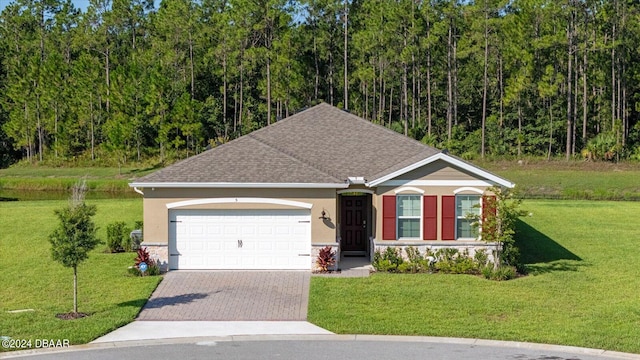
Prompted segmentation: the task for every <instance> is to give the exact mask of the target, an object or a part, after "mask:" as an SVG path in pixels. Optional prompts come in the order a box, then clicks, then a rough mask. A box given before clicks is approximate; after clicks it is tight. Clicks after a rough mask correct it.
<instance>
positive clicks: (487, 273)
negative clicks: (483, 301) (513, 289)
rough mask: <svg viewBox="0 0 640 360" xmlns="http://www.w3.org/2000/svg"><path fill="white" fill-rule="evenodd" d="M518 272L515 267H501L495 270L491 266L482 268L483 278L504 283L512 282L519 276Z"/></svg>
mask: <svg viewBox="0 0 640 360" xmlns="http://www.w3.org/2000/svg"><path fill="white" fill-rule="evenodd" d="M517 274H518V272H517V270H516V268H515V266H499V267H497V268H494V267H493V266H491V265H487V266H485V267H484V268H482V276H484V277H485V279H489V280H496V281H504V280H511V279H514V278H515V277H516V276H517Z"/></svg>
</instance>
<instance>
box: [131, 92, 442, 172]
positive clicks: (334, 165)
mask: <svg viewBox="0 0 640 360" xmlns="http://www.w3.org/2000/svg"><path fill="white" fill-rule="evenodd" d="M438 152H439V151H438V150H437V149H435V148H432V147H430V146H426V145H424V144H421V143H420V142H418V141H415V140H413V139H410V138H408V137H406V136H403V135H401V134H398V133H396V132H394V131H392V130H389V129H387V128H384V127H382V126H379V125H375V124H373V123H371V122H369V121H367V120H364V119H362V118H360V117H358V116H355V115H353V114H350V113H348V112H345V111H343V110H340V109H338V108H336V107H333V106H331V105H328V104H326V103H321V104H319V105H316V106H314V107H312V108H309V109H307V110H304V111H302V112H299V113H297V114H295V115H292V116H290V117H288V118H286V119H284V120H281V121H279V122H277V123H275V124H272V125H270V126H267V127H264V128H262V129H260V130H257V131H254V132H252V133H250V134H248V135H245V136H242V137H240V138H238V139H235V140H233V141H230V142H228V143H226V144H223V145H220V146H218V147H216V148H213V149H211V150H208V151H205V152H203V153H201V154H199V155H196V156H193V157H190V158H188V159H186V160H183V161H180V162H178V163H176V164H173V165H171V166H168V167H166V168H164V169H162V170H159V171H156V172H154V173H151V174H149V175H147V176H144V177H142V178H140V179H138V180H137V181H136V182H135V183H136V184H142V183H166V182H170V183H229V182H230V183H324V184H345V182H346V181H347V178H348V177H356V176H361V177H364V178H365V179H367V180H373V179H376V178H380V177H382V176H384V175H387V174H390V173H392V172H394V171H397V170H399V169H402V168H404V167H406V166H408V165H411V164H413V163H415V162H417V161H419V160H422V159H426V158H428V157H430V156H432V155H434V154H436V153H438Z"/></svg>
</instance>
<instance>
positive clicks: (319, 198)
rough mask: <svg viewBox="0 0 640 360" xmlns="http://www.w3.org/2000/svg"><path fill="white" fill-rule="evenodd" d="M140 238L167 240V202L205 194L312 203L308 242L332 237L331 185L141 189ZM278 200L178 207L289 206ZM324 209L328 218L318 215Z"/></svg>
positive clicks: (333, 204) (156, 241)
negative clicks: (277, 187)
mask: <svg viewBox="0 0 640 360" xmlns="http://www.w3.org/2000/svg"><path fill="white" fill-rule="evenodd" d="M143 191H144V200H143V207H144V242H145V243H153V244H167V243H168V240H169V222H168V221H169V209H168V208H167V204H169V203H174V202H179V201H186V200H194V199H207V198H269V199H284V200H290V201H298V202H303V203H309V204H312V207H311V239H312V243H330V242H335V241H336V225H335V221H336V220H335V219H336V218H337V216H336V209H337V208H336V190H335V189H165V188H157V189H151V188H148V189H144V190H143ZM292 208H296V207H293V206H288V205H281V204H263V203H221V204H201V205H189V206H182V207H179V209H292ZM323 209H324V210H325V212H326V214H327V216H328V217H329V218H330V219H329V220H322V219H319V217H320V216H321V213H322V210H323Z"/></svg>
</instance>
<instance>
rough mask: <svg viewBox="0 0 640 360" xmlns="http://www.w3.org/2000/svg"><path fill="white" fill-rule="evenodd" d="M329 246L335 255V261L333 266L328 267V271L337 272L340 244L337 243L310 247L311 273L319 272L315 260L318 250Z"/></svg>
mask: <svg viewBox="0 0 640 360" xmlns="http://www.w3.org/2000/svg"><path fill="white" fill-rule="evenodd" d="M326 246H329V247H331V250H332V251H334V252H335V253H336V254H335V255H334V257H333V258H334V259H335V260H336V263H335V265H333V266H331V267H329V270H337V269H338V265H339V264H338V263H339V261H340V260H339V259H340V244H338V243H327V244H313V245H311V271H312V272H314V271H319V270H320V268H319V267H318V264H316V260H317V259H318V255H319V254H320V250H322V249H323V248H324V247H326Z"/></svg>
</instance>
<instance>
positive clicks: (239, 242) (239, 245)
mask: <svg viewBox="0 0 640 360" xmlns="http://www.w3.org/2000/svg"><path fill="white" fill-rule="evenodd" d="M238 247H239V248H241V247H242V240H238Z"/></svg>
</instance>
